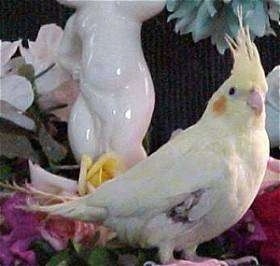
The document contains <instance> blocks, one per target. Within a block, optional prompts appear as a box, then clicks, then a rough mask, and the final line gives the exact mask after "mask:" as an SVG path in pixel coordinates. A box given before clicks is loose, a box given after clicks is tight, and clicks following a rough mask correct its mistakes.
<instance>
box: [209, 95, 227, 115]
mask: <svg viewBox="0 0 280 266" xmlns="http://www.w3.org/2000/svg"><path fill="white" fill-rule="evenodd" d="M226 103H227V99H226V97H225V96H221V97H220V98H219V99H217V100H216V101H215V102H214V104H213V108H212V110H213V112H214V113H215V114H217V115H222V114H223V113H224V112H225V110H226Z"/></svg>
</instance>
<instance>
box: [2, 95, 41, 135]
mask: <svg viewBox="0 0 280 266" xmlns="http://www.w3.org/2000/svg"><path fill="white" fill-rule="evenodd" d="M0 106H1V108H0V117H1V118H4V119H6V120H9V121H11V122H13V123H14V124H16V125H18V126H20V127H22V128H25V129H27V130H32V131H34V130H35V129H36V125H35V122H34V121H33V120H32V119H31V118H29V117H27V116H26V115H24V114H22V111H20V110H19V109H17V108H15V107H14V106H12V105H11V104H9V103H8V102H5V101H2V100H0Z"/></svg>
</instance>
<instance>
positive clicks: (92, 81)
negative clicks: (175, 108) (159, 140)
mask: <svg viewBox="0 0 280 266" xmlns="http://www.w3.org/2000/svg"><path fill="white" fill-rule="evenodd" d="M58 2H60V3H62V4H66V5H69V6H74V7H75V8H76V12H75V13H74V15H72V16H71V17H70V18H69V20H68V22H67V24H66V27H65V33H64V37H63V41H62V44H61V47H60V49H59V62H60V63H61V64H62V65H63V66H64V67H65V68H66V69H68V70H69V71H71V72H72V74H73V76H74V77H76V78H77V79H79V80H80V89H81V95H80V96H79V98H78V100H77V101H76V103H75V105H74V107H73V109H72V111H71V115H70V120H69V139H70V143H71V147H72V150H73V152H74V154H75V156H76V158H77V159H78V160H79V159H80V158H81V155H82V154H84V153H85V154H89V155H91V156H92V157H93V158H96V157H97V156H99V155H101V154H103V153H105V152H108V151H114V152H116V153H117V154H119V155H121V157H123V159H124V162H125V163H126V166H127V167H130V166H132V165H133V164H135V163H136V162H138V161H140V160H142V159H143V158H144V157H145V156H146V153H145V151H144V149H143V146H142V141H143V138H144V136H145V134H146V132H147V129H148V127H149V124H150V121H151V117H152V113H153V109H154V100H155V99H154V87H153V82H152V79H151V76H150V72H149V69H148V67H147V64H146V61H145V59H144V55H143V52H142V47H141V26H142V23H143V21H145V20H147V19H149V18H151V17H153V16H154V15H156V14H157V13H159V12H160V11H161V10H162V9H163V8H164V5H165V1H162V0H161V1H82V0H81V1H70V0H69V1H68V0H58Z"/></svg>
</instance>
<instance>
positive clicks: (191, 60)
mask: <svg viewBox="0 0 280 266" xmlns="http://www.w3.org/2000/svg"><path fill="white" fill-rule="evenodd" d="M0 6H1V9H0V10H1V14H0V21H1V23H0V24H1V25H0V27H1V28H0V34H1V35H0V38H1V39H2V40H17V39H19V38H22V39H30V40H34V39H35V38H36V35H37V32H38V30H39V28H40V25H43V24H47V23H56V24H58V25H60V26H62V27H64V25H65V22H66V20H67V18H68V17H69V16H70V15H71V14H72V12H73V10H71V9H69V8H66V7H63V6H61V5H59V4H57V3H56V1H55V0H25V1H24V0H0ZM166 19H167V12H166V11H163V12H162V13H161V14H160V15H158V16H157V17H155V18H153V19H151V20H149V21H147V22H145V23H144V25H143V29H142V43H143V50H144V54H145V57H146V60H147V63H148V65H149V67H150V71H151V74H152V77H153V81H154V85H155V90H156V107H155V112H154V116H153V120H152V126H151V150H152V151H153V150H155V149H157V148H158V147H159V146H160V145H162V144H163V143H164V142H166V141H167V140H168V138H169V136H170V134H171V132H172V131H173V130H174V129H176V128H178V127H180V128H186V127H188V126H190V125H192V124H193V123H195V122H196V121H197V120H198V119H199V117H200V116H201V114H202V112H203V110H204V108H205V106H206V103H207V100H208V99H209V98H210V96H211V95H212V93H213V92H214V91H215V90H216V89H217V88H218V87H219V85H221V83H222V82H223V81H224V80H225V79H226V78H227V77H228V75H229V73H230V69H231V66H232V59H231V57H230V54H229V52H228V51H227V52H226V53H225V55H224V56H222V55H220V54H219V53H218V52H217V50H216V48H215V47H214V46H212V45H211V43H210V40H209V39H206V40H203V41H200V42H198V43H196V44H195V43H194V42H193V41H192V39H191V36H190V35H187V36H179V35H177V34H175V33H174V32H173V28H174V24H173V23H167V22H166ZM274 28H275V27H274ZM276 31H277V35H278V37H273V36H270V37H263V38H261V39H258V40H257V41H256V44H257V46H258V48H259V51H260V54H261V58H262V62H263V65H264V69H265V72H266V73H268V72H269V71H271V70H272V69H273V67H274V66H276V65H279V64H280V39H279V36H280V31H279V28H278V29H277V30H276ZM198 145H199V143H198Z"/></svg>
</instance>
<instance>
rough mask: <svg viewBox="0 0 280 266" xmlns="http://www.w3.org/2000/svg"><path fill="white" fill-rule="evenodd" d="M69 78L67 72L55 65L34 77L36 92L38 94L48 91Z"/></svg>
mask: <svg viewBox="0 0 280 266" xmlns="http://www.w3.org/2000/svg"><path fill="white" fill-rule="evenodd" d="M69 80H71V75H70V73H69V72H67V71H65V70H64V69H62V68H61V67H59V66H58V65H55V66H54V67H53V68H52V69H50V70H49V71H48V72H47V73H45V74H44V75H42V76H41V77H39V78H38V79H36V81H35V82H36V87H37V92H38V93H39V94H45V93H48V92H50V91H52V90H54V89H56V88H58V87H59V86H60V85H61V84H63V83H64V82H66V81H69Z"/></svg>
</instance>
